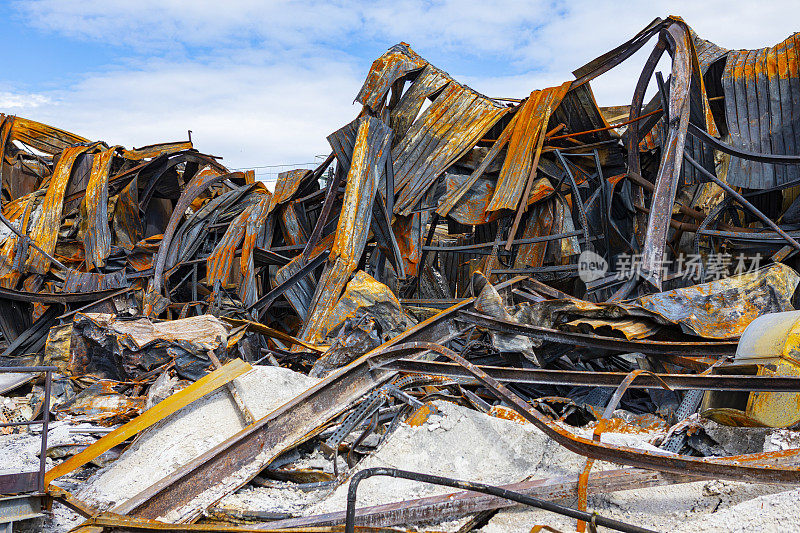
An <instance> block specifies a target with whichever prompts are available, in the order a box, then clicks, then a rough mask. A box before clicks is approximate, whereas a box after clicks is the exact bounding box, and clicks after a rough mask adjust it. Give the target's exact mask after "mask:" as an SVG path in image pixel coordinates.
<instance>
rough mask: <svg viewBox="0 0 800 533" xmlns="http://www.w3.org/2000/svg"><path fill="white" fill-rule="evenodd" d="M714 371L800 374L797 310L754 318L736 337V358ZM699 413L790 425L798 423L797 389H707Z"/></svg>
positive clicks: (732, 421)
mask: <svg viewBox="0 0 800 533" xmlns="http://www.w3.org/2000/svg"><path fill="white" fill-rule="evenodd" d="M715 373H719V374H752V375H754V376H800V311H787V312H784V313H771V314H768V315H764V316H761V317H759V318H756V319H755V320H753V322H751V323H750V325H749V326H747V329H745V331H744V333H743V334H742V337H741V339H740V340H739V346H738V347H737V349H736V356H735V357H734V362H733V363H732V364H728V365H723V366H720V367H718V368H717V369H716V370H715ZM701 414H702V415H703V416H705V417H707V418H711V419H712V420H715V421H716V422H719V423H721V424H725V425H732V426H766V427H788V426H791V425H794V424H796V423H797V422H800V393H795V392H726V391H708V392H706V394H705V397H704V398H703V404H702V409H701Z"/></svg>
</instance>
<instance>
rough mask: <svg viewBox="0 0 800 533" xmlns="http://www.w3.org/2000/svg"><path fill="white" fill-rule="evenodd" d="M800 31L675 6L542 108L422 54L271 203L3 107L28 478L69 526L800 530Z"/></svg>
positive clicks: (8, 254)
mask: <svg viewBox="0 0 800 533" xmlns="http://www.w3.org/2000/svg"><path fill="white" fill-rule="evenodd" d="M648 42H650V43H651V45H652V43H653V42H655V46H654V47H653V51H652V53H651V54H650V56H649V58H648V59H647V62H646V64H645V67H644V70H643V71H642V74H641V76H640V78H639V80H638V82H637V84H636V88H635V91H634V93H633V95H632V98H631V103H630V105H622V106H616V107H612V108H601V107H598V105H597V104H596V103H595V100H594V97H593V95H592V90H591V85H590V82H591V81H592V80H593V79H595V78H596V77H598V76H600V75H602V74H604V73H606V72H607V71H609V70H611V69H612V68H613V67H615V66H616V65H618V64H619V63H621V62H622V61H624V60H625V59H627V58H628V57H630V56H631V55H632V54H633V53H635V52H636V51H637V50H639V49H640V48H642V47H643V46H645V45H646V44H647V43H648ZM798 46H800V43H798V37H797V36H796V35H793V36H791V37H789V38H788V39H787V40H786V41H784V42H782V43H780V44H778V45H776V46H774V47H771V48H763V49H760V50H738V51H737V50H726V49H723V48H721V47H719V46H716V45H714V44H713V43H711V42H709V41H706V40H703V39H702V38H700V37H699V36H698V35H696V34H695V33H694V31H692V29H691V28H690V27H689V26H688V25H687V24H686V23H685V22H684V21H683V20H681V19H680V18H678V17H668V18H666V19H663V20H662V19H656V20H654V21H653V22H652V23H651V24H649V25H648V26H647V27H646V28H645V29H643V30H642V31H641V32H639V33H638V34H637V35H635V36H634V37H633V38H632V39H630V40H629V41H627V42H626V43H624V44H622V45H620V46H619V47H617V48H615V49H614V50H612V51H610V52H608V53H606V54H603V55H602V56H600V57H598V58H597V59H595V60H593V61H591V62H590V63H588V64H587V65H585V66H583V67H581V68H579V69H577V70H576V71H575V72H574V75H575V79H574V80H570V81H566V82H565V83H563V84H561V85H559V86H556V87H549V88H544V89H537V90H534V91H533V92H531V94H530V95H529V96H527V97H526V98H522V99H519V100H516V99H499V98H490V97H488V96H484V95H482V94H480V93H478V92H476V91H475V90H473V89H471V88H470V87H467V86H466V85H463V84H461V83H459V82H458V81H456V80H454V79H453V78H452V77H451V76H450V75H449V74H447V73H446V72H444V71H442V70H440V69H439V68H437V67H435V66H433V65H431V64H430V63H428V62H427V61H426V60H425V59H424V58H422V57H421V56H420V55H418V54H417V53H416V52H414V51H413V50H412V49H411V48H410V46H409V45H407V44H405V43H400V44H398V45H396V46H393V47H392V48H390V49H389V50H388V51H387V52H386V53H385V54H384V55H383V56H381V57H380V58H378V59H377V60H376V61H375V62H374V63H373V64H372V66H371V68H370V70H369V73H368V75H367V78H366V81H365V82H364V84H363V86H362V87H361V90H360V91H359V93H358V95H357V96H356V101H357V102H359V103H360V104H361V105H362V109H361V112H360V113H359V115H358V116H357V117H356V118H355V119H354V120H353V121H352V122H350V123H349V124H346V125H344V126H343V127H342V128H340V129H338V130H336V131H335V132H333V133H331V134H330V136H329V137H328V141H329V143H330V146H331V153H330V156H329V157H328V158H327V159H326V160H325V161H324V162H323V163H322V164H321V165H319V167H318V168H316V169H314V170H306V169H298V170H293V171H289V172H284V173H282V174H280V175H279V177H278V181H277V183H276V184H275V187H274V190H272V191H271V190H269V189H268V188H267V187H266V186H265V185H264V184H263V183H260V182H256V181H255V180H254V174H253V172H230V171H229V170H228V169H227V168H226V167H225V166H224V165H223V164H222V163H221V162H220V160H219V158H217V157H214V156H211V155H206V154H202V153H200V152H198V151H197V150H195V149H194V147H193V145H192V143H191V141H187V142H175V143H164V144H157V145H152V146H146V147H143V148H137V149H126V148H124V147H122V146H110V145H108V144H106V143H104V142H93V141H90V140H88V139H85V138H83V137H81V136H79V135H76V134H73V133H69V132H67V131H64V130H60V129H57V128H54V127H51V126H47V125H44V124H40V123H37V122H34V121H32V120H28V119H24V118H21V117H16V116H10V115H9V116H6V115H2V122H1V123H0V154H2V159H0V175H2V190H1V194H2V197H1V198H0V200H1V201H2V212H1V213H0V247H1V248H2V251H0V334H1V335H2V337H1V338H0V349H2V353H0V367H2V368H0V395H1V396H0V433H2V435H0V450H2V453H3V456H4V457H5V456H8V457H13V460H9V461H6V462H4V463H3V465H2V466H1V467H0V468H2V470H0V494H3V495H6V496H8V497H9V498H10V499H11V500H13V499H15V498H16V499H24V500H25V501H26V502H28V503H26V505H28V504H29V505H31V506H32V507H31V508H30V509H31V510H30V513H29V514H28V515H25V516H24V518H28V517H31V516H36V515H38V514H41V513H40V511H41V507H36V505H41V502H40V501H39V500H40V499H41V498H42V495H43V494H44V495H45V496H44V498H45V499H54V500H56V501H57V502H58V503H59V504H62V505H64V506H66V507H67V508H68V509H70V510H71V512H74V513H77V515H80V516H82V517H83V518H82V519H81V520H82V521H76V519H75V515H72V516H71V517H70V518H68V519H65V520H62V521H61V522H59V521H58V520H55V519H49V522H45V525H46V527H51V528H55V530H59V528H61V527H64V528H66V525H65V524H66V523H67V522H69V523H70V527H71V526H73V525H76V524H82V527H81V531H90V530H91V531H97V530H103V529H105V530H125V531H132V530H143V529H152V528H167V529H171V530H181V529H182V528H183V529H186V528H187V526H186V525H187V524H191V523H193V522H199V523H200V524H201V526H202V528H203V530H207V531H217V530H219V531H222V530H224V531H237V530H241V531H245V530H247V531H252V530H257V529H270V530H278V529H283V528H297V527H303V528H312V529H313V530H320V529H321V528H328V527H334V526H336V527H340V526H343V525H345V524H346V530H347V531H353V526H354V524H355V525H357V526H370V527H374V528H388V527H392V528H401V529H402V530H409V529H419V528H422V529H434V530H437V531H458V532H467V531H473V530H482V531H485V532H495V531H511V530H515V531H516V530H519V525H518V524H520V523H522V524H525V527H527V528H529V529H530V528H534V529H533V530H536V531H538V530H541V527H540V528H539V529H535V526H542V527H544V528H545V529H547V528H550V529H549V530H551V531H555V530H561V531H568V530H571V529H574V528H575V527H576V525H577V528H578V530H580V531H583V530H585V529H586V528H587V527H588V528H590V529H592V528H595V527H608V528H611V529H616V530H620V531H645V530H665V529H670V530H672V529H675V530H678V529H679V528H682V530H687V531H688V530H698V529H701V528H705V529H706V530H713V529H714V528H720V527H722V528H724V529H731V528H735V527H741V528H745V527H746V528H752V527H756V526H757V524H758V523H759V520H764V522H763V523H764V524H772V525H776V524H781V526H782V527H788V526H787V524H789V523H790V522H789V520H794V518H787V517H786V516H784V515H785V513H783V514H781V513H777V511H778V509H776V514H775V515H774V516H769V512H768V511H767V510H766V508H765V507H763V505H764V502H767V503H768V504H769V502H770V498H771V497H772V496H770V495H773V494H776V493H780V494H778V495H777V496H775V497H776V498H778V500H775V501H786V502H789V501H795V500H796V498H797V496H796V492H794V491H796V488H793V487H792V485H797V484H798V483H800V431H796V429H797V427H798V424H800V401H798V399H799V398H800V355H798V350H800V344H799V343H798V339H800V311H796V310H795V309H796V307H797V304H798V297H797V296H796V289H797V286H798V283H800V275H798V273H797V271H796V269H797V268H798V263H800V260H799V259H798V258H799V257H800V256H798V251H800V242H798V238H800V195H799V193H800V170H798V169H800V122H798V118H797V115H798V112H797V110H798V109H800V103H798V100H800V86H798V85H797V80H798V79H800V70H799V69H800V67H799V66H798V65H800V63H799V62H798V61H797V53H798V52H797V50H798ZM665 52H666V53H667V54H668V55H669V56H670V57H671V61H672V66H671V72H670V73H669V75H668V77H667V78H664V76H663V75H662V74H661V73H660V72H655V69H656V66H657V64H658V62H659V60H660V59H661V57H662V56H663V55H664V53H665ZM651 85H654V86H655V87H656V89H657V90H656V92H655V96H654V97H653V98H651V99H650V100H649V102H645V95H646V93H647V90H648V87H649V86H651ZM37 455H38V458H37ZM37 465H38V468H39V471H38V472H37V471H35V470H36V468H37ZM362 480H363V482H362ZM676 484H682V486H683V488H681V489H680V490H679V491H675V490H674V489H673V488H672V485H676ZM11 500H2V501H11ZM34 501H35V502H37V503H32V502H34ZM643 502H646V505H645V504H643ZM758 505H762V507H760V508H759V509H764V511H763V514H764V515H767V516H765V517H758V516H756V515H755V514H754V509H756V508H757V507H758ZM768 507H769V505H768ZM4 509H5V507H0V523H5V522H9V521H11V520H17V519H21V518H20V516H21V515H15V516H12V517H10V518H9V515H8V514H3V513H4ZM58 512H59V513H62V514H63V513H64V511H63V509H62V510H60V511H58ZM761 513H762V512H761V511H759V513H757V514H761ZM56 516H57V517H58V516H59V515H56ZM62 518H63V516H62ZM154 521H158V523H156V522H154ZM54 524H55V525H54ZM737 524H739V525H737ZM314 528H316V529H314ZM312 529H307V530H312ZM394 530H396V529H394Z"/></svg>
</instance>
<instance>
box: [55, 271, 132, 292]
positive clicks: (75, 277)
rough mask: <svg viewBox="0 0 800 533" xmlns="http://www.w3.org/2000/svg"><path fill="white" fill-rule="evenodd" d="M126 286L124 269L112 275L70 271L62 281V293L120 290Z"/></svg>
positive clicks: (126, 279)
mask: <svg viewBox="0 0 800 533" xmlns="http://www.w3.org/2000/svg"><path fill="white" fill-rule="evenodd" d="M127 286H128V278H127V276H126V275H125V269H122V270H117V271H116V272H114V273H112V274H99V273H97V272H77V271H74V270H73V271H71V272H70V273H69V274H68V275H67V279H66V280H65V281H64V288H63V289H62V291H63V292H92V291H103V290H107V289H121V288H123V287H127Z"/></svg>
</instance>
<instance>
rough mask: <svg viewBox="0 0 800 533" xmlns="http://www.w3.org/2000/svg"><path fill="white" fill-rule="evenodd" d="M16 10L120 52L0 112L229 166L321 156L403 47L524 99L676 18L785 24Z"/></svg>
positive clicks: (714, 5)
mask: <svg viewBox="0 0 800 533" xmlns="http://www.w3.org/2000/svg"><path fill="white" fill-rule="evenodd" d="M16 7H17V15H18V18H20V17H21V19H22V20H24V21H26V23H27V24H30V25H32V26H34V27H36V28H39V29H40V30H42V31H44V32H46V33H48V34H50V35H61V36H63V37H64V38H66V39H81V40H85V41H90V42H98V43H107V44H111V45H115V46H118V47H119V48H118V49H119V55H120V56H121V57H122V59H121V60H120V61H119V62H118V64H116V65H111V66H106V67H102V68H92V70H89V71H87V72H85V73H75V75H76V77H77V78H78V80H79V81H77V82H74V81H72V82H67V83H66V84H65V86H63V87H62V88H61V89H59V90H57V91H45V92H36V93H30V94H25V93H21V92H13V93H0V110H3V109H11V108H13V111H14V112H15V113H18V114H23V115H28V116H31V118H34V119H37V120H42V121H45V122H48V123H52V124H53V125H56V126H59V127H63V128H66V129H69V130H72V131H75V132H76V133H80V134H82V135H84V136H87V137H90V138H97V139H104V140H106V141H108V142H113V143H121V144H124V145H126V146H136V145H143V144H150V143H153V142H158V141H162V140H172V139H183V138H185V135H186V130H187V129H191V130H192V131H193V138H194V140H195V143H196V145H197V147H198V148H199V149H200V150H203V151H207V152H210V153H213V154H215V155H221V156H223V157H224V158H225V162H226V163H227V164H228V165H229V166H231V167H246V166H253V165H263V164H277V163H285V162H286V163H292V162H305V161H306V160H310V159H311V158H312V157H313V156H314V155H316V154H319V153H325V152H327V150H328V146H327V143H326V142H325V136H326V135H327V134H328V133H330V132H331V131H333V130H335V129H336V128H338V127H340V126H341V125H343V124H344V123H345V122H347V121H348V120H350V119H351V118H352V117H353V116H354V115H355V113H356V112H357V108H356V107H355V106H352V105H351V102H352V100H353V97H354V96H355V94H356V92H357V91H358V88H359V86H360V84H361V81H362V79H363V76H364V75H365V74H366V71H367V69H368V68H369V64H370V62H371V60H372V59H373V58H374V57H376V56H377V55H379V54H380V53H381V52H382V51H383V50H384V49H385V48H387V47H388V46H390V45H392V44H394V43H395V42H398V41H400V40H403V41H406V42H409V43H410V44H411V45H412V47H413V48H414V49H415V50H416V51H417V52H419V53H420V54H421V55H422V56H423V57H428V58H432V56H433V57H435V58H437V59H435V60H434V62H435V63H437V66H439V67H441V68H443V69H444V70H447V71H449V72H450V73H451V74H453V75H454V76H455V77H456V78H457V79H460V80H462V81H464V82H466V83H468V84H470V85H471V86H473V87H474V88H475V89H476V90H478V91H481V92H483V93H485V94H488V95H489V96H499V97H520V96H525V95H527V94H528V93H529V92H530V91H531V90H533V89H536V88H541V87H545V86H550V85H555V84H558V83H561V82H563V81H566V80H568V79H571V78H572V75H571V72H572V70H574V69H575V68H577V67H579V66H581V65H583V64H584V63H586V62H587V61H589V60H591V59H593V58H594V57H596V56H597V55H600V54H601V53H603V52H605V51H607V50H610V49H611V48H613V47H615V46H617V45H618V44H620V43H622V42H623V41H625V40H627V39H628V38H630V37H631V36H632V35H634V34H635V33H636V32H637V31H638V30H639V29H641V28H642V27H643V26H645V25H646V24H647V23H648V22H649V21H650V20H652V19H653V18H655V17H656V16H661V17H664V16H666V15H668V14H670V13H677V14H680V15H682V16H683V17H684V19H685V20H686V21H687V22H688V23H689V24H690V25H692V27H693V28H694V29H695V30H696V31H697V32H698V33H699V34H700V35H701V36H703V37H705V38H707V39H710V40H712V41H714V42H716V43H717V44H719V45H721V46H726V47H735V48H757V47H763V46H769V45H772V44H775V43H776V42H778V41H780V40H782V39H784V38H785V37H786V36H788V35H789V34H790V33H792V31H794V29H795V28H794V27H793V25H794V19H795V17H792V16H790V14H792V13H793V9H792V8H793V4H792V3H790V2H786V1H781V2H773V3H770V4H768V5H765V4H764V3H755V2H749V1H748V2H744V1H741V0H739V1H728V2H720V1H708V0H707V1H704V2H697V1H696V0H694V1H691V2H689V1H685V0H681V1H678V2H675V1H671V2H666V1H660V2H648V3H641V2H621V1H611V0H591V1H590V0H575V1H571V2H569V3H560V2H548V1H545V0H537V1H523V0H514V1H507V2H490V1H480V2H479V1H477V0H462V1H457V0H440V1H435V2H423V1H420V0H396V1H394V2H392V3H378V2H367V1H363V2H355V3H353V2H342V1H325V2H323V1H316V0H310V1H303V2H299V1H291V2H290V1H271V2H261V1H256V0H227V1H226V2H225V3H223V4H220V3H219V2H217V1H211V0H193V1H190V0H173V1H166V0H139V1H138V2H124V1H112V0H33V1H27V2H24V3H18V4H16ZM653 43H654V41H653V42H652V43H649V44H647V45H645V47H644V49H643V50H642V51H641V52H640V53H639V54H637V55H636V56H634V58H632V59H631V60H629V61H628V62H626V63H624V64H623V65H621V66H619V67H617V68H616V69H614V70H613V71H611V72H610V73H608V74H606V75H604V76H602V77H601V78H599V79H598V80H596V81H594V82H593V84H592V85H593V88H594V91H595V94H596V97H597V100H598V103H599V104H600V105H615V104H625V103H629V102H630V98H631V94H632V91H633V88H634V85H635V83H636V79H637V78H638V75H639V71H640V70H641V65H642V64H643V62H644V59H645V58H646V56H647V54H649V51H650V49H651V48H652V44H653ZM367 49H369V50H370V52H368V53H367V52H365V50H367ZM441 58H445V60H444V61H441V60H440V59H441ZM447 58H451V59H452V61H453V65H449V64H447V61H448V60H447ZM662 61H663V63H662V65H661V66H660V67H659V68H661V69H662V70H664V71H665V73H668V71H669V64H668V61H667V60H662ZM455 65H458V66H455ZM454 66H455V68H454ZM486 71H488V72H490V74H487V72H486ZM651 91H652V89H651Z"/></svg>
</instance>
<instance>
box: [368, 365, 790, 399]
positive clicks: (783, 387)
mask: <svg viewBox="0 0 800 533" xmlns="http://www.w3.org/2000/svg"><path fill="white" fill-rule="evenodd" d="M381 368H387V369H390V370H397V371H400V372H412V373H416V374H428V375H435V376H446V377H452V378H470V377H471V374H470V373H469V372H468V371H467V370H465V369H463V368H462V367H460V366H459V365H457V364H455V363H444V362H435V361H422V360H414V359H398V360H396V361H392V362H390V363H387V364H385V365H383V366H382V367H381ZM478 368H480V369H481V370H483V371H484V372H486V374H487V375H489V376H491V377H492V378H493V379H496V380H497V381H499V382H501V383H524V384H528V385H569V386H576V387H581V386H584V387H609V388H610V387H617V386H619V384H620V383H621V382H622V380H623V379H624V378H625V376H626V375H627V374H626V373H624V372H591V371H588V370H549V369H545V368H512V367H503V366H480V365H479V366H478ZM659 380H661V381H663V382H664V383H666V384H667V385H669V386H670V388H672V389H674V390H695V389H699V390H727V391H743V392H756V391H767V392H800V377H795V376H752V375H729V374H709V375H698V374H655V375H653V376H651V375H642V376H639V378H638V379H637V380H636V381H635V382H634V383H633V384H631V385H630V388H633V389H651V388H654V387H658V386H659Z"/></svg>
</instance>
